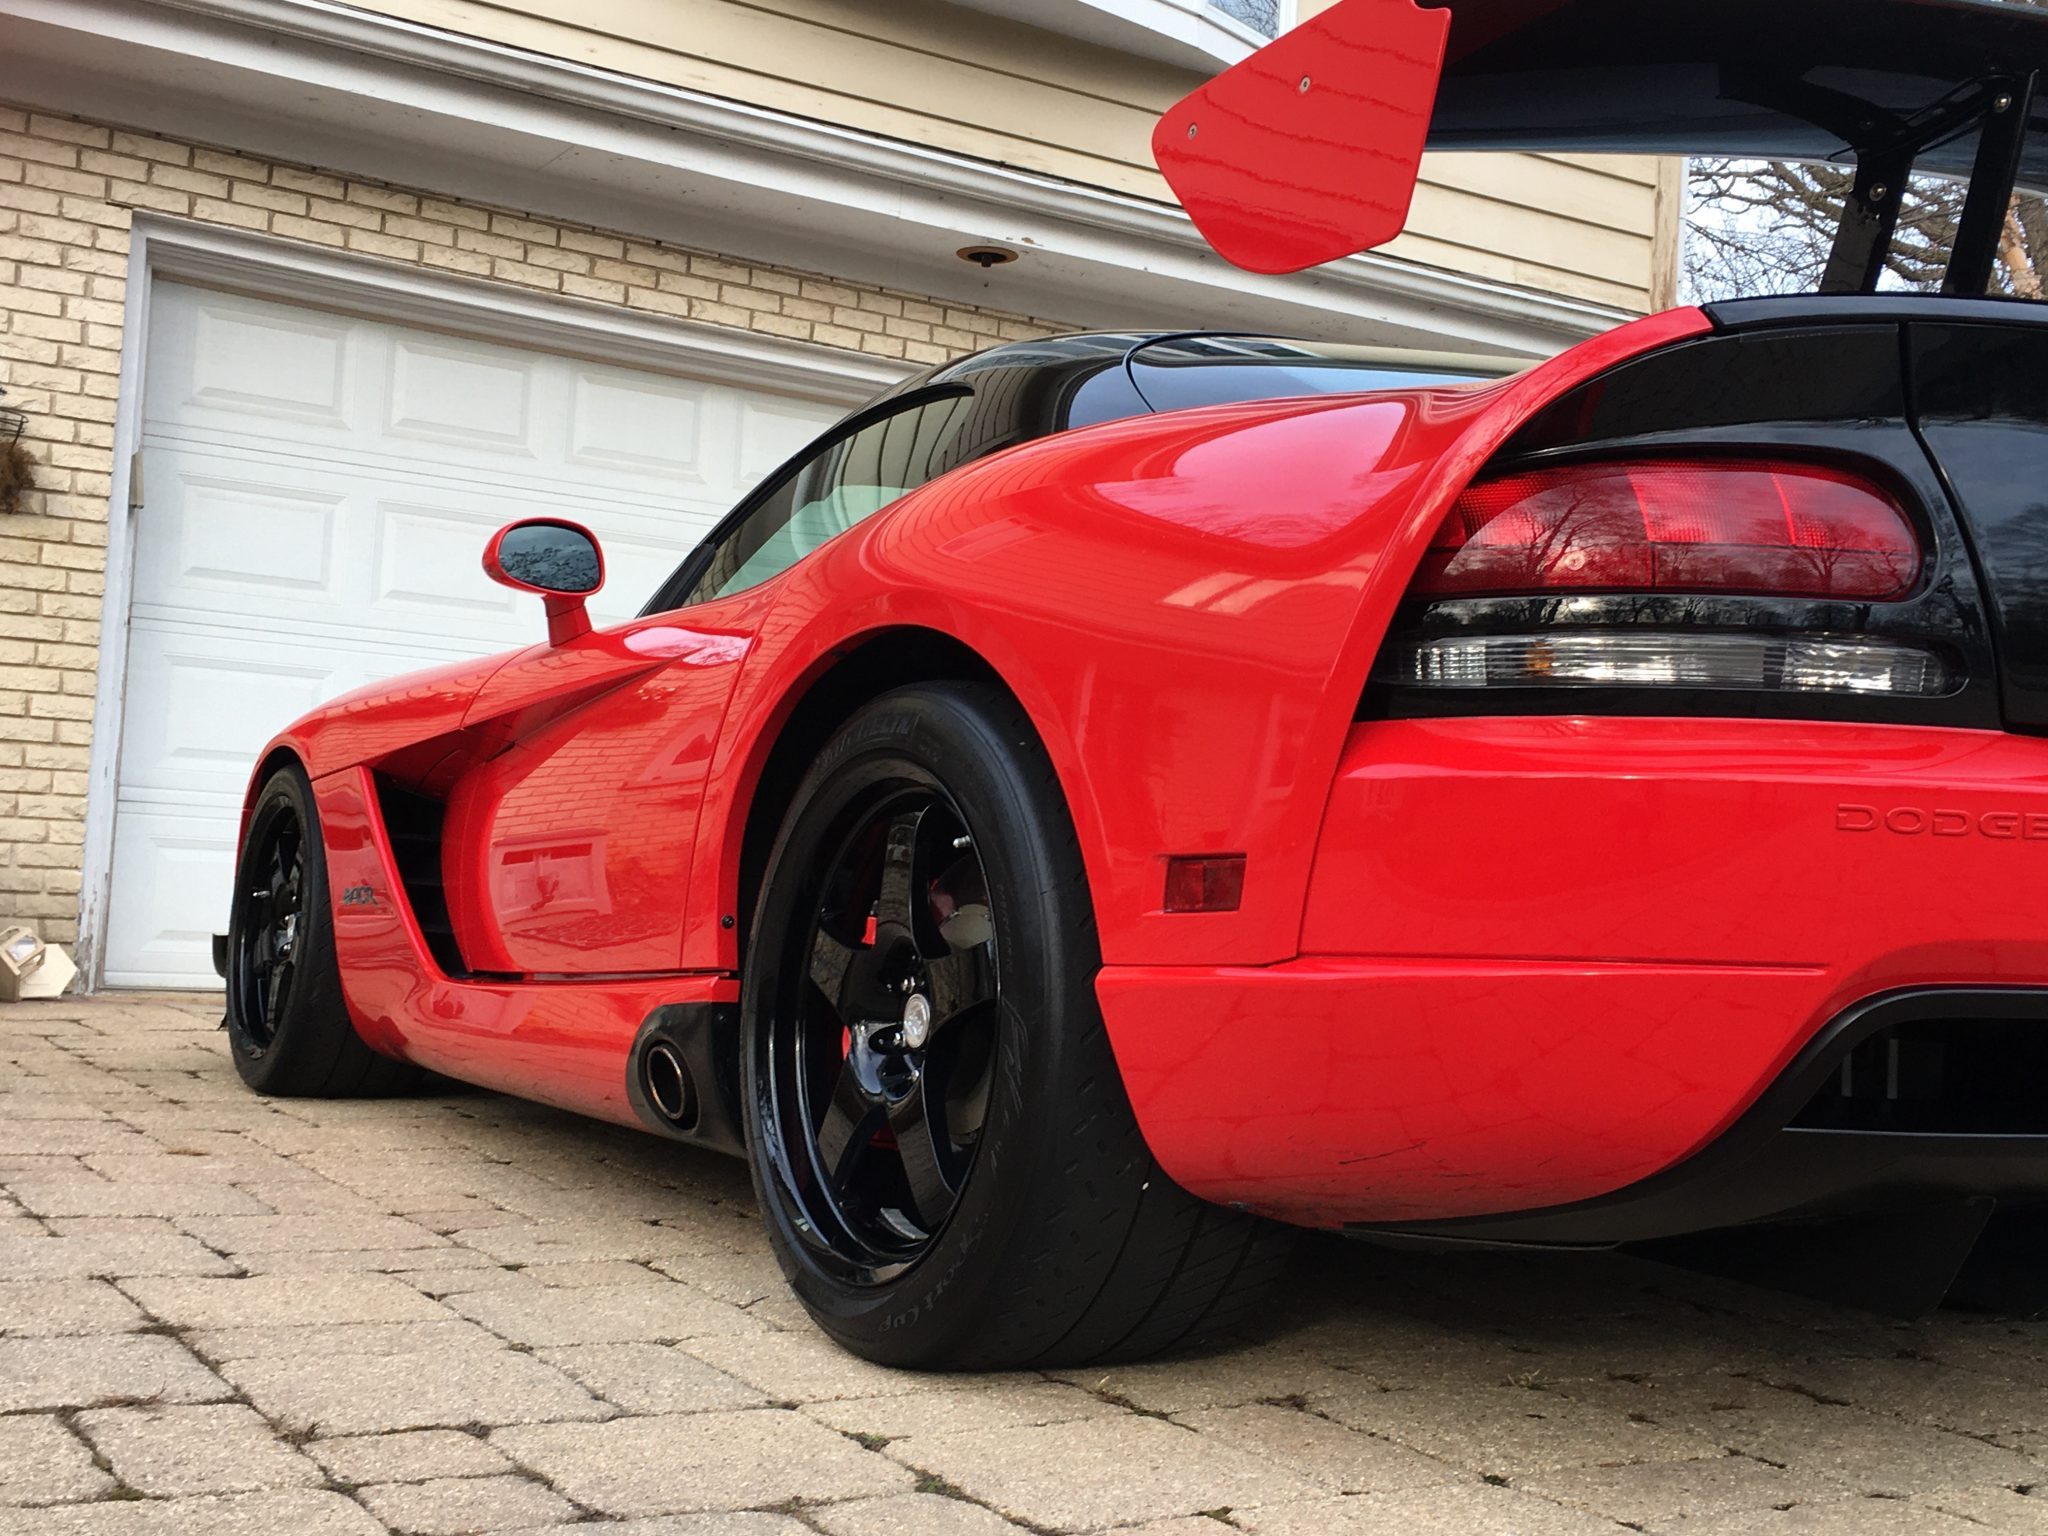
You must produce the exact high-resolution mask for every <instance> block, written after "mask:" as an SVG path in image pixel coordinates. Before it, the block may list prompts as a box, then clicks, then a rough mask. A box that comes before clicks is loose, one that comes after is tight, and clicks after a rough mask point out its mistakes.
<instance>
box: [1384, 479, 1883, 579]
mask: <svg viewBox="0 0 2048 1536" xmlns="http://www.w3.org/2000/svg"><path fill="white" fill-rule="evenodd" d="M1919 574H1920V541H1919V539H1918V537H1917V536H1916V535H1915V534H1914V532H1913V525H1912V523H1911V522H1910V521H1909V520H1908V519H1907V517H1906V514H1905V513H1904V512H1903V511H1902V510H1900V508H1899V506H1898V504H1897V503H1896V502H1894V501H1893V500H1892V499H1891V498H1890V497H1889V496H1887V495H1885V494H1884V492H1882V491H1880V490H1879V489H1878V488H1877V487H1876V486H1874V485H1871V484H1870V483H1869V482H1867V481H1864V480H1860V479H1858V478H1856V477H1855V476H1853V475H1849V474H1845V473H1843V472H1842V471H1840V470H1835V469H1825V468H1821V467H1819V466H1816V465H1807V464H1763V463H1756V462H1749V461H1741V460H1701V461H1698V462H1672V461H1659V462H1635V463H1627V464H1579V465H1572V466H1568V467H1564V468H1560V469H1546V470H1536V471H1532V472H1530V473H1525V474H1515V475H1503V476H1501V477H1500V478H1499V479H1495V480H1487V481H1483V482H1481V483H1480V484H1477V485H1474V486H1473V487H1472V488H1471V489H1469V490H1468V491H1466V492H1465V494H1464V495H1463V496H1460V497H1459V498H1458V501H1457V504H1456V505H1455V506H1453V507H1452V508H1451V514H1450V516H1449V517H1447V518H1446V519H1445V520H1444V524H1443V526H1442V527H1441V528H1440V529H1438V530H1437V535H1436V538H1435V539H1434V540H1433V541H1432V542H1431V544H1430V549H1429V554H1428V556H1427V557H1426V558H1425V560H1424V561H1423V566H1422V572H1421V574H1420V576H1419V577H1417V579H1416V585H1415V590H1416V591H1417V592H1418V593H1420V594H1421V595H1423V596H1427V597H1493V596H1508V595H1512V594H1515V593H1544V592H1558V591H1575V592H1583V591H1605V592H1729V593H1742V594H1747V595H1750V596H1757V597H1842V598H1876V599H1886V598H1897V597H1903V596H1905V595H1906V594H1907V593H1908V592H1910V591H1911V590H1912V589H1913V584H1914V582H1915V581H1916V580H1917V579H1918V578H1919Z"/></svg>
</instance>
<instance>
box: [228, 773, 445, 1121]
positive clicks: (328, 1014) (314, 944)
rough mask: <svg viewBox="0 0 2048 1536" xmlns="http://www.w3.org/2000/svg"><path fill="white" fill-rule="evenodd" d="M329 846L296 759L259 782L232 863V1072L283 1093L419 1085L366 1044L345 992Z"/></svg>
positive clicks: (332, 1093)
mask: <svg viewBox="0 0 2048 1536" xmlns="http://www.w3.org/2000/svg"><path fill="white" fill-rule="evenodd" d="M332 912H333V909H332V908H331V907H330V906H329V905H328V892H327V855H326V848H325V844H324V843H322V841H321V838H320V816H319V812H318V810H317V809H316V808H315V806H314V804H313V787H312V785H311V783H310V782H309V781H308V780H307V778H306V775H305V773H304V771H303V770H301V769H300V768H299V767H298V765H297V764H290V765H287V766H285V767H282V768H279V769H278V770H277V771H276V772H275V773H273V774H271V776H270V777H269V778H268V779H266V780H265V781H264V784H263V789H262V791H261V792H260V793H259V794H258V795H257V797H256V804H255V806H254V808H253V809H252V810H251V811H250V813H249V831H248V835H247V836H246V837H245V838H244V839H243V841H242V853H241V857H240V858H239V859H238V860H237V861H236V866H235V896H234V904H233V906H232V907H231V908H230V913H229V918H228V944H227V958H228V965H227V971H228V974H227V988H228V1008H227V1021H226V1022H227V1032H228V1042H229V1048H230V1050H231V1051H232V1053H233V1055H234V1058H235V1070H236V1071H237V1072H239V1073H241V1075H242V1081H243V1082H245V1083H247V1084H248V1085H249V1086H250V1087H251V1088H253V1089H255V1090H256V1091H257V1092H258V1093H262V1094H269V1095H272V1096H274V1097H279V1098H325V1099H340V1098H354V1097H361V1096H367V1095H374V1094H385V1093H393V1092H398V1091H400V1090H403V1089H406V1088H411V1087H414V1086H416V1085H417V1084H418V1083H419V1082H421V1081H422V1079H423V1077H424V1074H422V1073H421V1072H420V1070H419V1069H418V1068H416V1067H411V1066H408V1065H406V1064H405V1063H404V1062H401V1061H394V1060H392V1059H391V1058H390V1057H388V1056H380V1055H378V1054H377V1053H376V1052H375V1051H373V1050H371V1049H370V1048H369V1047H368V1046H367V1045H365V1044H363V1041H362V1037H361V1036H359V1035H358V1034H357V1033H356V1029H355V1025H354V1024H353V1023H352V1022H350V1019H349V1016H348V1006H347V1004H345V1003H344V1002H343V1001H342V993H341V968H340V965H339V964H338V963H337V961H336V959H335V955H334V920H333V916H332Z"/></svg>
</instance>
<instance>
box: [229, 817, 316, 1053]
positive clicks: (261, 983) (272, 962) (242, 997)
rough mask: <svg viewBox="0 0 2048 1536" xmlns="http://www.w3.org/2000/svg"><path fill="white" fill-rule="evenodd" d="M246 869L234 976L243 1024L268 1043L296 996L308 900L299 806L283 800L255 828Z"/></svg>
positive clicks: (233, 959) (232, 952) (232, 954)
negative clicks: (295, 968) (295, 976)
mask: <svg viewBox="0 0 2048 1536" xmlns="http://www.w3.org/2000/svg"><path fill="white" fill-rule="evenodd" d="M248 852H249V855H250V856H251V857H248V858H245V861H244V866H243V872H242V882H243V884H242V889H241V891H239V892H238V893H237V896H238V899H239V901H240V902H241V921H239V922H238V923H236V924H235V926H234V934H233V938H234V943H233V945H232V947H231V949H230V953H229V962H228V963H229V964H230V965H231V966H232V967H233V968H234V974H233V976H232V977H231V978H230V979H231V982H232V984H233V985H234V986H235V988H236V990H237V992H238V993H239V998H238V1001H239V1003H240V1005H241V1012H242V1025H243V1028H244V1029H245V1030H246V1031H247V1032H248V1034H249V1036H250V1038H251V1039H252V1040H255V1041H256V1042H257V1043H259V1044H262V1045H268V1044H269V1043H270V1042H271V1041H272V1040H274V1039H275V1038H276V1036H277V1025H278V1020H279V1018H280V1016H281V1012H282V1009H283V1007H284V1004H285V1000H286V999H287V998H288V997H289V996H290V995H291V986H292V968H293V966H294V965H295V964H296V954H297V950H298V943H299V917H300V913H301V911H302V910H303V908H304V902H305V880H306V834H305V829H304V828H303V827H302V826H301V825H300V823H299V817H298V813H297V810H296V808H295V807H293V806H292V805H290V804H288V803H284V802H281V801H280V802H278V803H277V804H275V805H274V806H271V807H269V808H268V814H267V815H266V816H265V817H264V818H263V820H262V822H261V824H252V825H251V827H250V839H249V850H248Z"/></svg>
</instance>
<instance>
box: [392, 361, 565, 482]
mask: <svg viewBox="0 0 2048 1536" xmlns="http://www.w3.org/2000/svg"><path fill="white" fill-rule="evenodd" d="M390 355H391V384H390V389H389V390H388V391H387V395H386V398H387V400H388V402H389V404H388V408H387V410H386V413H385V423H384V430H385V432H386V433H387V434H388V435H390V436H392V437H398V438H412V439H415V440H419V441H423V442H439V443H450V444H460V445H462V446H464V447H467V448H471V449H475V450H477V451H480V452H483V453H487V454H497V455H511V456H513V457H515V458H521V459H533V458H538V457H539V452H538V448H537V445H536V444H535V442H534V441H533V438H534V430H535V429H534V419H533V393H534V378H533V375H534V368H535V362H534V360H533V359H530V358H523V357H521V356H520V355H519V354H517V353H513V352H509V351H507V350H506V349H504V348H500V347H487V346H483V345H480V344H478V343H474V342H463V341H459V340H457V339H455V338H453V337H450V338H446V339H442V338H435V339H433V340H424V339H422V340H401V341H396V342H394V343H393V344H392V346H391V348H390Z"/></svg>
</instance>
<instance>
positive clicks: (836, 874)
mask: <svg viewBox="0 0 2048 1536" xmlns="http://www.w3.org/2000/svg"><path fill="white" fill-rule="evenodd" d="M1101 964H1102V961H1101V955H1100V953H1099V951H1098V949H1097V945H1096V937H1095V918H1094V912H1093V909H1092V907H1091V905H1090V903H1089V899H1088V881H1087V877H1086V872H1085V871H1084V869H1083V867H1082V862H1081V854H1080V848H1079V845H1078V839H1077V838H1076V836H1075V834H1074V828H1073V823H1072V820H1071V818H1070V817H1069V815H1068V812H1067V808H1066V803H1065V801H1064V799H1063V798H1062V797H1061V795H1060V792H1059V781H1058V778H1057V776H1056V775H1055V774H1054V773H1053V771H1052V768H1051V765H1050V764H1049V763H1048V762H1047V761H1046V758H1045V754H1044V750H1043V748H1041V747H1040V746H1039V744H1038V741H1037V738H1036V736H1035V735H1034V733H1033V732H1032V729H1031V723H1030V721H1029V720H1028V719H1027V718H1026V717H1025V715H1024V713H1023V711H1022V710H1021V709H1019V708H1018V706H1017V703H1016V701H1015V700H1014V699H1012V698H1010V697H1009V695H1008V694H1006V693H1005V692H1003V690H1001V689H1000V688H998V687H996V686H994V685H993V684H989V683H986V682H979V683H976V682H954V683H934V684H926V685H919V686H917V687H910V688H903V689H899V690H897V691H895V692H892V693H887V694H884V695H882V696H881V697H880V698H877V699H875V700H874V701H873V702H871V703H869V704H868V705H867V706H865V707H864V708H862V709H861V710H859V711H858V712H856V713H855V714H854V715H853V717H852V718H851V719H849V720H848V721H847V722H846V724H845V725H843V726H842V727H841V728H840V729H839V730H838V732H837V733H836V734H834V736H833V737H832V738H831V740H830V741H828V742H827V743H826V744H825V746H824V747H823V749H822V750H821V751H819V752H818V754H817V756H816V758H815V760H814V761H813V763H812V765H811V768H810V771H809V773H808V774H807V775H806V776H805V778H804V780H803V782H802V783H801V784H799V785H798V786H797V790H796V793H795V796H794V800H793V803H792V804H791V806H790V808H789V811H788V813H787V815H786V816H785V818H784V820H783V824H782V828H781V831H780V833H779V835H778V836H777V838H776V841H775V844H774V846H773V848H771V849H770V851H769V854H768V858H767V860H766V867H765V868H764V870H763V871H762V875H761V896H760V901H759V903H758V904H757V906H756V909H755V913H754V921H753V924H752V929H751V932H750V933H749V935H748V948H747V964H746V974H745V976H744V978H743V982H742V989H741V1004H740V1008H741V1029H742V1036H743V1046H744V1060H743V1062H742V1092H743V1102H744V1106H745V1112H746V1122H747V1124H746V1131H747V1152H748V1156H749V1158H750V1159H751V1160H752V1163H753V1168H754V1185H755V1189H756V1191H757V1192H758V1194H759V1196H760V1202H761V1208H762V1214H763V1216H764V1217H765V1218H766V1220H767V1223H768V1231H769V1235H770V1238H771V1239H772V1241H773V1242H774V1245H775V1252H776V1257H777V1258H778V1259H779V1260H780V1261H781V1264H782V1268H783V1271H784V1273H786V1274H787V1275H788V1276H789V1278H790V1282H791V1284H792V1285H793V1286H794V1287H795V1290H796V1294H797V1296H798V1297H799V1299H801V1300H802V1302H803V1304H804V1305H805V1307H806V1308H808V1309H809V1311H810V1313H811V1316H812V1317H814V1318H816V1319H817V1321H818V1323H819V1324H820V1325H821V1326H822V1327H824V1328H825V1329H826V1330H827V1331H829V1332H830V1333H831V1334H832V1336H833V1337H834V1338H836V1339H838V1340H839V1341H840V1342H841V1343H843V1344H845V1345H846V1346H847V1347H848V1348H850V1349H853V1350H855V1351H857V1352H858V1353H860V1354H862V1355H864V1356H866V1357H867V1358H868V1359H870V1360H877V1361H881V1362H883V1363H885V1364H890V1365H913V1366H947V1367H965V1366H973V1367H994V1366H1013V1365H1022V1364H1053V1363H1072V1362H1075V1361H1080V1360H1089V1359H1101V1358H1105V1357H1113V1356H1118V1355H1124V1356H1134V1355H1142V1354H1148V1353H1150V1352H1152V1351H1154V1350H1158V1349H1162V1348H1165V1347H1166V1346H1168V1345H1170V1344H1173V1343H1175V1342H1177V1341H1179V1340H1181V1339H1184V1338H1188V1337H1191V1336H1194V1335H1195V1334H1197V1333H1199V1332H1203V1331H1206V1330H1209V1329H1212V1328H1217V1327H1222V1326H1226V1325H1227V1324H1228V1323H1229V1322H1230V1321H1231V1320H1232V1319H1233V1318H1234V1317H1237V1316H1241V1315H1242V1312H1243V1309H1244V1308H1245V1307H1247V1306H1249V1305H1250V1304H1251V1302H1252V1300H1253V1299H1254V1298H1255V1297H1256V1295H1257V1294H1258V1292H1259V1290H1260V1289H1261V1287H1262V1286H1263V1284H1264V1283H1265V1282H1266V1281H1268V1280H1270V1279H1272V1278H1273V1276H1274V1275H1275V1274H1276V1273H1277V1272H1278V1270H1277V1266H1278V1262H1279V1255H1280V1253H1281V1251H1282V1246H1283V1245H1284V1239H1283V1240H1281V1241H1280V1242H1276V1241H1275V1240H1274V1237H1273V1231H1274V1229H1272V1228H1269V1227H1267V1226H1265V1225H1264V1224H1263V1223H1260V1222H1257V1221H1254V1220H1252V1219H1251V1218H1249V1217H1247V1216H1244V1215H1241V1214H1239V1213H1237V1212H1234V1211H1226V1210H1221V1209H1218V1208H1217V1207H1214V1206H1208V1205H1204V1204H1202V1203H1201V1202H1199V1201H1197V1200H1195V1199H1193V1198H1192V1197H1191V1196H1189V1195H1188V1194H1187V1193H1186V1192H1185V1191H1184V1190H1182V1189H1180V1188H1179V1187H1177V1186H1176V1185H1175V1184H1174V1183H1173V1181H1172V1180H1171V1179H1170V1178H1168V1177H1167V1176H1166V1175H1165V1173H1164V1172H1163V1171H1162V1170H1161V1169H1160V1167H1159V1165H1158V1164H1157V1163H1156V1162H1154V1161H1153V1160H1152V1155H1151V1153H1150V1152H1149V1151H1148V1150H1147V1148H1146V1146H1145V1140H1144V1137H1143V1136H1142V1135H1141V1134H1140V1132H1139V1129H1138V1124H1137V1119H1136V1117H1135V1116H1134V1115H1133V1114H1132V1112H1131V1105H1130V1101H1129V1099H1128V1098H1127V1097H1126V1096H1125V1093H1124V1088H1123V1081H1122V1078H1121V1077H1120V1076H1119V1075H1118V1072H1117V1067H1116V1060H1115V1057H1114V1055H1113V1054H1112V1053H1111V1051H1110V1048H1109V1038H1108V1034H1107V1031H1106V1030H1105V1028H1104V1025H1103V1019H1102V1014H1101V1011H1100V1009H1099V1008H1098V1006H1097V1004H1096V999H1095V980H1096V975H1097V973H1098V972H1099V971H1100V969H1101Z"/></svg>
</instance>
